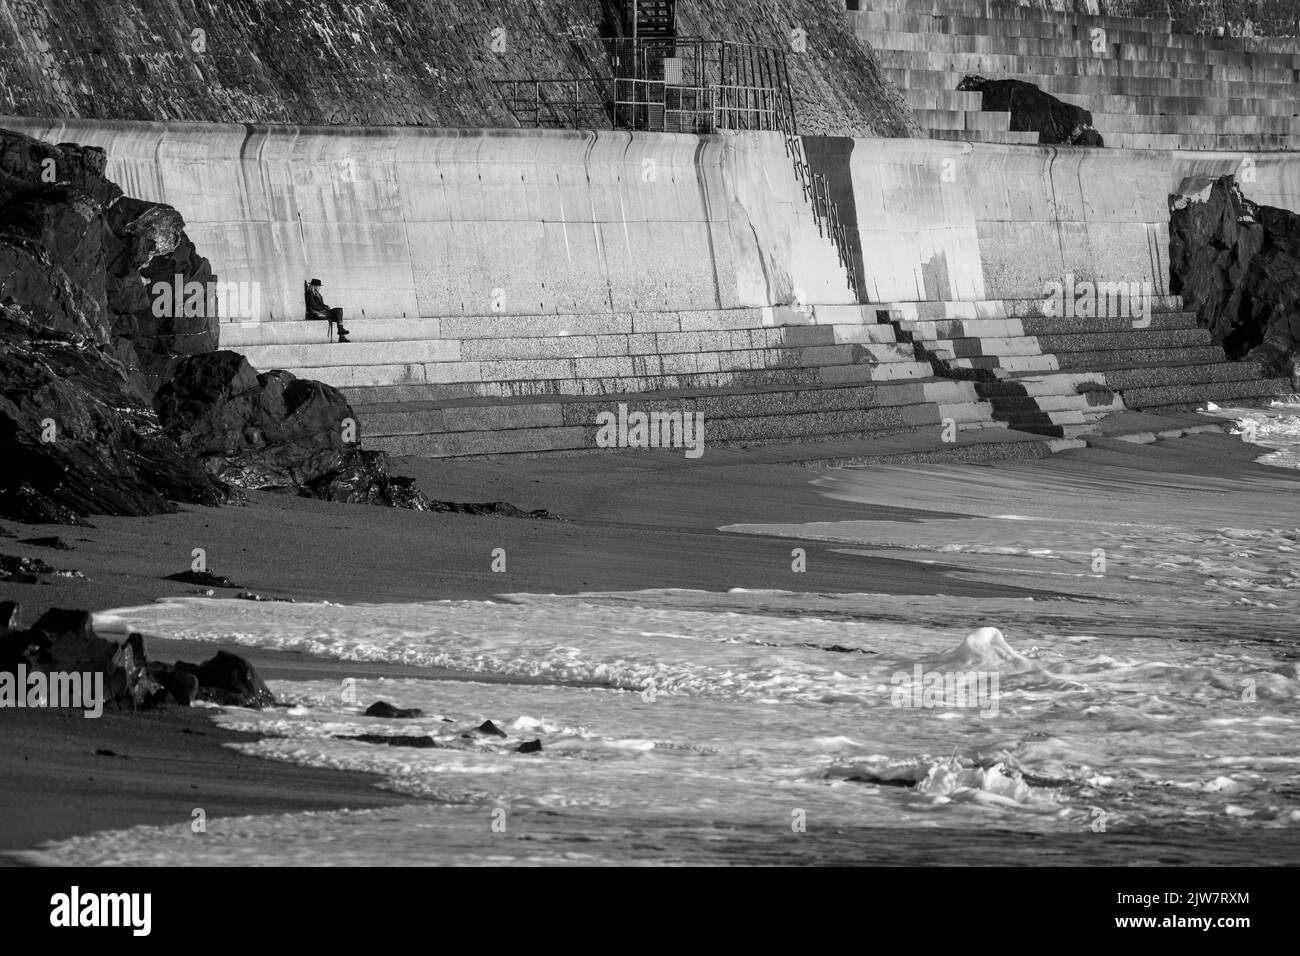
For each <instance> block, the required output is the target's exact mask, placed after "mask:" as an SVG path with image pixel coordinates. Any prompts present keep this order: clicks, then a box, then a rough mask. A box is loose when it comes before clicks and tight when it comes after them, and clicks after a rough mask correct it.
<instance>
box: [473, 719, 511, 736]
mask: <svg viewBox="0 0 1300 956" xmlns="http://www.w3.org/2000/svg"><path fill="white" fill-rule="evenodd" d="M474 729H475V730H477V731H478V732H479V733H480V734H487V735H488V736H489V737H505V736H507V734H506V732H505V731H504V730H502V729H501V728H500V727H498V726H497V725H496V724H494V723H492V721H490V720H485V721H483V723H481V724H479V725H478V726H477V727H475V728H474Z"/></svg>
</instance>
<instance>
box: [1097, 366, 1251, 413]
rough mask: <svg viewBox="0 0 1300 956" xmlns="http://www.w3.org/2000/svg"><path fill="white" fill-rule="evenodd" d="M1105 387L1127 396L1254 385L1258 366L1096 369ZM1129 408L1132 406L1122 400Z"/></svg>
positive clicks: (1126, 400)
mask: <svg viewBox="0 0 1300 956" xmlns="http://www.w3.org/2000/svg"><path fill="white" fill-rule="evenodd" d="M1095 371H1101V372H1103V373H1104V374H1105V376H1106V384H1107V385H1109V386H1110V387H1111V388H1114V389H1118V390H1119V392H1120V393H1121V394H1124V395H1125V396H1127V394H1128V391H1129V389H1134V388H1137V389H1142V388H1156V387H1159V386H1174V385H1192V386H1200V385H1207V384H1210V383H1213V382H1242V381H1246V382H1249V381H1258V380H1259V378H1260V370H1259V366H1258V365H1256V364H1254V363H1252V362H1226V361H1225V362H1216V363H1212V364H1211V363H1207V364H1204V365H1165V366H1161V367H1154V368H1152V367H1148V368H1113V367H1098V368H1097V369H1095ZM1125 404H1127V405H1128V406H1129V407H1130V408H1132V407H1133V405H1132V403H1131V402H1129V401H1128V399H1127V397H1126V398H1125Z"/></svg>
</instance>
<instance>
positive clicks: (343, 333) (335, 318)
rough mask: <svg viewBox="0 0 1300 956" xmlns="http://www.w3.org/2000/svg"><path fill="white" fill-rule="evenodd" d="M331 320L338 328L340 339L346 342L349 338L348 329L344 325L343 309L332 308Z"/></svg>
mask: <svg viewBox="0 0 1300 956" xmlns="http://www.w3.org/2000/svg"><path fill="white" fill-rule="evenodd" d="M330 321H331V322H333V323H334V325H335V326H336V327H337V328H338V332H339V341H340V342H346V341H347V340H348V330H347V329H345V328H344V327H343V310H342V309H330Z"/></svg>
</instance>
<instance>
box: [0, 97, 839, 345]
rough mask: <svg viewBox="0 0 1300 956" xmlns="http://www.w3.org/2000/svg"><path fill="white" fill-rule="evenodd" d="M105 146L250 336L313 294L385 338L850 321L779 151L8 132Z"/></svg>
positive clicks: (415, 137) (417, 134) (750, 142)
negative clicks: (463, 320) (442, 324)
mask: <svg viewBox="0 0 1300 956" xmlns="http://www.w3.org/2000/svg"><path fill="white" fill-rule="evenodd" d="M0 125H4V126H6V127H8V128H12V129H16V130H19V131H21V132H25V133H28V134H29V135H33V136H36V137H38V138H42V139H46V140H49V141H54V142H61V141H75V142H79V143H83V144H86V145H93V146H101V147H103V148H104V149H106V150H107V152H108V156H109V163H108V175H109V177H110V178H112V179H113V180H114V181H116V182H117V183H119V184H120V185H121V186H122V188H123V189H124V190H125V191H126V192H127V193H128V194H129V195H133V196H138V197H140V198H143V199H149V200H153V201H158V202H165V203H168V204H170V205H172V206H175V207H176V208H177V209H179V210H181V211H182V213H183V214H184V216H185V218H186V222H187V224H188V229H189V232H190V235H191V236H192V237H193V238H194V241H195V242H196V243H197V244H198V246H199V248H201V249H202V250H203V252H204V254H205V255H207V256H208V257H209V258H210V259H211V260H212V262H213V263H214V268H215V269H216V270H218V272H219V275H220V278H221V279H222V281H236V282H252V283H256V284H257V285H258V287H259V288H260V306H261V312H260V314H258V315H256V316H250V317H249V318H252V319H254V320H256V321H271V322H274V321H283V320H298V319H300V318H301V316H302V283H303V281H304V280H305V279H307V278H309V277H313V276H318V277H320V278H321V279H323V280H324V281H325V283H326V285H327V287H328V295H329V299H330V301H331V302H332V303H336V304H339V305H342V306H343V307H344V308H345V309H346V310H347V311H348V314H350V315H357V314H359V313H362V312H364V314H365V315H366V316H369V317H378V318H417V317H430V316H456V315H489V314H506V315H511V314H515V315H519V314H528V315H535V314H556V313H561V314H582V313H600V312H616V311H643V312H656V311H672V310H680V309H709V308H722V309H727V308H737V307H743V306H762V305H768V304H773V303H788V302H790V301H792V300H793V299H795V298H799V299H801V300H804V301H816V302H848V301H851V300H852V294H851V292H850V290H849V289H848V287H847V285H846V282H845V279H844V276H843V273H842V272H841V271H840V270H839V266H838V263H837V262H836V259H835V253H834V249H833V246H832V245H831V244H830V242H829V240H826V239H823V238H822V237H821V236H820V235H819V233H818V231H817V229H816V226H815V221H814V220H813V218H812V212H811V207H809V206H808V204H807V203H806V201H805V200H804V198H803V196H802V195H801V193H800V191H799V188H798V185H797V183H796V181H795V179H794V176H793V168H792V166H791V163H790V160H789V159H788V158H787V157H786V155H785V151H784V145H783V143H782V141H781V139H780V138H779V137H778V136H775V135H763V136H751V137H734V136H713V137H704V138H699V137H693V136H685V135H646V134H630V133H624V132H601V133H596V132H559V131H555V132H552V131H531V132H528V133H524V132H521V131H508V130H481V129H480V130H422V129H403V128H391V127H390V128H385V129H349V130H343V129H334V128H314V129H313V128H300V127H265V126H263V127H244V126H235V125H212V124H161V123H127V122H122V123H115V122H96V121H71V120H69V121H63V120H55V121H41V120H25V119H10V120H0Z"/></svg>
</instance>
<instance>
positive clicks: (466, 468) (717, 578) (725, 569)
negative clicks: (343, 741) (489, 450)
mask: <svg viewBox="0 0 1300 956" xmlns="http://www.w3.org/2000/svg"><path fill="white" fill-rule="evenodd" d="M1257 454H1259V449H1255V448H1252V447H1250V446H1246V445H1243V444H1242V443H1241V442H1240V440H1238V439H1233V438H1229V437H1227V436H1219V435H1211V436H1196V437H1194V438H1187V439H1180V440H1176V441H1166V442H1160V443H1158V444H1156V445H1151V446H1141V445H1127V444H1124V443H1113V444H1112V445H1110V446H1109V447H1106V448H1097V449H1086V450H1080V451H1073V452H1068V453H1066V454H1064V455H1061V456H1058V458H1056V459H1045V460H1039V461H1019V462H1002V463H993V464H972V465H965V466H961V467H966V468H971V469H979V471H972V476H976V475H978V476H979V477H980V479H981V484H990V485H992V486H993V487H994V488H996V485H997V479H996V472H997V471H998V470H1000V469H1014V470H1016V471H1018V472H1020V473H1025V472H1026V471H1027V472H1028V473H1031V474H1032V473H1037V472H1040V471H1041V473H1043V474H1051V473H1052V472H1053V470H1057V471H1059V470H1062V469H1066V470H1070V471H1072V472H1079V471H1080V470H1082V471H1084V472H1089V473H1095V474H1096V475H1097V478H1098V480H1099V481H1105V479H1106V474H1107V470H1108V469H1114V468H1119V469H1124V470H1125V472H1126V473H1129V474H1131V472H1132V471H1133V470H1135V469H1136V470H1138V471H1143V472H1147V473H1149V476H1150V481H1151V482H1153V483H1158V484H1167V485H1168V487H1169V488H1170V493H1171V494H1176V493H1177V489H1178V487H1179V484H1180V482H1183V481H1186V480H1189V479H1194V480H1197V481H1201V480H1205V479H1215V480H1226V481H1227V482H1230V483H1234V484H1235V483H1238V482H1240V483H1242V484H1243V486H1249V485H1251V484H1252V483H1255V482H1260V481H1262V482H1266V483H1270V484H1271V483H1274V482H1275V481H1276V480H1277V479H1279V477H1282V478H1285V480H1287V481H1294V483H1295V486H1296V490H1300V472H1297V473H1295V476H1294V478H1292V477H1291V476H1290V475H1289V473H1285V472H1280V471H1279V470H1278V469H1273V468H1267V467H1265V466H1259V465H1254V464H1252V463H1251V459H1252V458H1253V457H1255V456H1256V455H1257ZM394 470H395V471H396V472H397V473H404V474H411V475H414V476H415V477H417V478H418V479H420V483H421V486H422V487H423V488H424V489H425V491H426V493H428V494H429V495H430V496H431V497H436V498H441V499H446V500H456V501H490V500H505V501H509V502H511V503H512V504H514V505H516V506H518V507H520V508H524V509H526V510H530V509H534V508H546V509H548V510H550V511H551V512H553V513H555V514H557V515H559V516H561V517H562V518H564V519H565V520H563V521H550V520H526V519H509V518H490V517H470V516H462V515H454V514H412V513H409V512H398V511H390V510H387V509H381V508H371V507H366V506H349V505H336V504H327V503H323V502H316V501H309V500H306V499H298V498H292V497H287V496H279V495H273V494H254V495H252V496H251V497H250V503H249V504H248V505H245V506H242V507H228V508H222V509H207V508H190V507H186V508H184V509H182V511H181V512H180V513H178V514H175V515H166V516H159V517H155V518H107V517H96V518H94V519H92V522H93V524H94V527H93V528H69V527H55V526H40V527H32V526H19V525H16V524H14V523H13V522H0V526H3V527H4V528H6V529H8V530H10V531H15V532H17V534H18V537H30V536H37V535H48V534H57V535H59V536H61V537H63V538H64V539H65V540H67V541H68V542H69V543H70V544H71V545H72V546H73V550H71V551H55V550H50V549H47V548H39V547H33V546H27V545H21V544H18V543H17V539H16V538H2V539H0V550H3V551H5V552H6V553H10V554H26V555H34V556H40V557H42V558H43V559H44V560H46V561H48V562H50V563H51V564H53V565H54V566H56V567H66V568H75V569H77V570H79V571H81V572H83V573H84V574H85V575H86V578H85V579H84V580H83V579H62V578H61V579H57V580H55V582H54V583H51V584H48V585H14V584H4V585H0V599H8V600H17V601H20V602H21V603H22V605H23V609H24V620H25V621H26V622H27V623H30V622H31V621H33V620H34V619H35V618H36V617H37V616H38V615H39V614H40V613H41V612H42V611H43V610H44V609H46V608H48V607H79V608H87V609H93V610H100V609H106V608H110V607H120V606H124V605H134V604H143V603H147V602H149V601H152V600H154V599H156V598H159V597H164V596H168V595H184V594H194V593H199V592H200V589H198V588H195V587H193V586H191V585H184V584H177V583H175V582H171V581H166V580H162V578H163V577H164V576H165V575H167V574H169V573H173V572H176V571H181V570H185V569H187V568H188V567H189V565H190V561H191V552H192V550H193V549H194V548H203V549H204V550H205V552H206V557H207V564H208V568H209V570H212V571H214V572H216V573H218V574H222V575H225V576H227V577H229V578H231V579H232V580H234V581H235V582H237V583H239V584H241V585H243V586H245V587H247V588H249V589H251V590H253V591H255V592H258V593H260V594H264V595H269V596H281V597H293V598H297V599H305V600H321V599H328V600H332V601H338V602H345V603H355V602H390V601H417V600H420V601H424V600H438V599H444V598H474V599H484V598H489V597H491V596H492V595H495V594H502V593H511V592H543V593H555V592H558V593H572V592H576V591H584V590H601V591H605V590H634V589H642V588H669V587H678V588H696V589H703V590H712V591H721V590H726V589H728V588H733V587H744V588H785V589H793V590H800V591H810V592H827V593H836V592H861V591H867V592H881V593H893V594H904V595H912V594H914V595H917V596H918V600H924V595H927V594H950V595H970V596H1025V595H1028V594H1031V593H1032V594H1037V595H1040V596H1046V595H1049V594H1051V593H1052V592H1049V591H1044V590H1040V589H1038V588H1037V587H1017V586H1015V585H1011V584H1007V583H1002V582H999V583H990V582H982V581H980V580H977V579H976V578H974V577H973V576H971V575H969V574H964V573H961V572H958V571H956V570H954V569H952V568H949V567H945V566H943V565H938V564H927V563H922V562H919V561H914V560H908V559H907V558H893V557H888V558H884V557H882V558H864V557H862V556H861V555H856V556H855V555H846V554H841V553H837V551H835V550H834V549H832V548H830V547H827V546H826V545H824V544H820V543H816V542H800V541H798V540H796V539H781V538H771V537H763V536H750V535H737V534H724V533H721V532H718V531H717V530H716V528H718V527H719V526H723V525H728V524H743V523H776V522H780V523H785V524H789V523H798V522H813V521H835V520H845V519H849V518H853V519H864V518H872V519H876V520H889V521H898V522H907V521H912V520H918V519H919V518H921V517H926V518H933V517H936V516H939V515H938V514H937V513H936V512H933V511H924V512H918V511H913V510H911V509H907V508H893V507H880V506H870V505H863V504H861V503H852V502H844V501H837V500H834V499H831V498H828V497H826V496H825V495H823V494H821V493H820V492H818V491H817V490H816V489H814V488H813V487H812V486H811V485H810V484H809V482H810V481H811V480H812V479H813V478H815V477H816V476H817V472H816V471H813V470H809V469H805V468H801V467H798V466H791V465H755V464H749V463H746V461H745V454H744V452H743V451H734V452H733V451H717V452H713V451H711V452H710V454H709V455H708V456H706V457H705V458H704V459H701V460H700V461H696V462H691V461H686V460H684V459H682V458H680V457H676V456H668V455H644V454H643V455H633V454H626V455H598V456H577V457H570V458H550V459H517V460H512V461H505V462H502V461H476V462H461V463H446V462H429V461H418V460H411V461H403V462H399V463H398V464H397V466H396V467H395V468H394ZM880 476H881V480H890V472H889V470H888V469H883V470H881V472H880ZM987 497H988V500H989V509H990V510H989V513H990V514H993V513H999V512H998V511H997V510H994V509H998V508H1001V507H1003V506H1004V502H1002V501H1000V500H999V498H998V496H997V495H996V494H993V493H990V494H988V496H987ZM1288 497H1289V496H1288ZM1291 500H1292V501H1293V500H1294V499H1291ZM1287 512H1288V505H1287V504H1286V503H1285V502H1284V501H1281V500H1280V501H1279V502H1278V523H1279V524H1287V523H1288V522H1294V520H1295V517H1296V509H1295V508H1294V506H1290V508H1289V518H1288V517H1287V515H1286V513H1287ZM948 517H959V516H958V515H955V514H952V515H948ZM794 547H805V548H806V549H807V553H808V572H807V573H805V574H801V575H798V576H797V577H794V576H792V574H791V569H790V561H791V558H790V552H791V549H792V548H794ZM497 548H503V549H505V552H506V571H505V572H504V573H496V572H493V571H492V568H491V565H492V552H493V550H494V549H497ZM217 593H218V594H220V593H222V592H220V591H219V592H217ZM229 593H231V594H234V593H235V592H229ZM147 649H148V651H149V653H150V656H151V657H155V658H158V659H161V660H172V659H175V658H176V657H184V658H186V659H190V660H199V659H202V658H204V657H206V656H208V655H210V654H211V653H212V652H213V650H214V649H215V648H214V646H213V645H203V646H201V647H199V646H187V645H184V644H182V643H180V642H172V641H151V642H149V643H148V645H147ZM239 652H240V653H244V654H246V655H247V656H249V657H250V658H251V659H252V660H253V661H254V663H255V664H256V665H257V666H258V668H259V670H261V671H262V673H263V675H264V676H265V677H266V678H268V679H271V680H276V679H289V680H292V679H303V678H307V677H313V678H319V677H337V678H340V679H341V677H342V676H345V675H344V674H343V668H342V667H341V666H339V665H338V664H337V663H336V662H329V661H320V660H314V659H312V658H309V657H304V656H302V655H296V654H284V653H276V652H267V651H260V650H253V651H250V650H249V649H246V648H242V649H239ZM370 667H372V668H373V671H374V673H373V674H369V673H367V674H366V675H365V676H380V675H383V676H393V677H398V676H413V675H411V674H410V673H407V672H405V669H403V668H400V667H393V666H391V665H361V668H370ZM347 675H348V676H360V675H361V670H359V667H358V665H357V664H355V663H350V664H348V665H347ZM418 676H421V677H425V678H428V677H431V676H433V677H443V678H447V679H478V680H481V679H483V678H481V677H479V676H471V675H458V674H452V673H431V672H430V671H428V670H424V669H421V670H420V671H419V672H418ZM241 739H248V738H246V737H245V735H241V734H235V733H231V732H228V731H223V730H219V729H218V728H216V727H215V726H214V725H213V724H212V723H211V722H210V720H209V719H208V716H207V715H206V714H205V713H204V712H203V710H202V709H192V710H185V709H183V708H176V707H172V708H169V709H167V710H166V711H164V712H161V713H154V714H111V713H110V714H106V715H105V717H104V718H102V719H100V720H86V719H83V718H81V717H79V716H75V717H74V716H69V715H61V714H58V713H54V712H48V711H41V712H32V711H11V710H6V711H0V742H2V745H0V774H3V779H4V783H3V785H0V854H2V853H4V852H6V851H13V850H19V849H26V848H30V847H32V846H34V845H36V844H37V843H39V842H41V841H44V840H49V839H61V838H66V837H69V836H73V835H78V834H84V833H88V832H91V831H95V830H100V829H107V828H121V827H126V826H132V825H136V824H142V823H149V824H167V823H177V822H182V821H186V820H189V819H190V817H191V812H192V810H193V809H194V808H196V807H202V808H203V809H204V810H205V811H206V813H207V814H208V816H209V818H211V817H216V816H223V815H241V814H250V813H259V814H260V813H276V812H290V811H297V810H311V809H329V808H341V807H349V808H353V809H356V808H362V807H379V806H388V805H395V804H398V803H411V802H412V800H411V798H410V797H401V796H398V795H396V794H391V793H388V792H386V791H383V790H380V789H378V788H377V787H376V783H377V780H375V779H372V778H369V777H367V776H365V775H362V774H349V773H341V772H336V771H324V770H313V769H307V768H300V767H293V766H288V765H283V764H279V763H275V762H272V761H264V760H257V759H254V758H249V757H245V756H242V755H240V754H238V753H236V752H235V751H233V750H231V749H229V748H228V747H224V746H223V744H224V743H226V742H233V741H237V740H241ZM100 750H107V751H111V752H112V753H113V754H114V755H113V756H108V755H104V754H97V753H96V751H100ZM872 834H873V835H872V840H873V841H876V840H879V839H888V835H887V834H886V835H884V836H883V837H882V835H881V832H880V831H872ZM1189 836H1190V835H1189ZM899 839H900V840H902V839H903V838H902V837H900V838H899ZM1130 839H1131V837H1130ZM1257 839H1258V841H1260V845H1259V847H1257V848H1254V849H1258V850H1259V855H1260V858H1261V859H1266V858H1268V857H1270V856H1273V854H1274V852H1275V851H1276V841H1277V839H1278V836H1277V835H1276V834H1274V835H1272V836H1269V835H1267V834H1263V833H1261V834H1257V835H1252V836H1250V837H1247V836H1245V835H1244V834H1243V837H1242V843H1241V844H1240V845H1237V846H1236V850H1235V851H1234V852H1233V853H1232V854H1230V855H1231V856H1232V857H1233V858H1234V859H1235V860H1236V861H1238V862H1248V861H1249V858H1250V855H1251V853H1252V852H1254V851H1253V849H1252V845H1253V844H1254V843H1256V841H1257ZM1270 841H1272V842H1273V843H1274V848H1273V851H1267V850H1265V849H1263V848H1264V847H1266V846H1267V845H1268V843H1269V842H1270ZM979 842H981V843H982V844H983V843H991V842H994V841H992V839H991V838H990V837H989V836H988V835H984V837H982V838H981V839H980V841H979ZM1012 842H1014V841H1012ZM1138 842H1140V843H1142V844H1144V845H1146V846H1148V847H1149V848H1150V849H1152V850H1155V849H1156V848H1158V847H1159V846H1160V845H1161V844H1162V842H1164V841H1163V838H1162V837H1161V836H1160V835H1154V834H1153V835H1150V839H1142V840H1140V841H1138ZM1172 842H1173V843H1174V844H1177V843H1179V842H1182V841H1181V840H1174V841H1172ZM1192 842H1194V840H1193V841H1192ZM897 849H898V850H899V851H900V853H901V854H902V856H903V857H906V855H907V854H905V853H903V852H902V851H903V849H904V846H903V843H901V842H900V844H899V847H898V848H897ZM1041 849H1042V848H1041V847H1040V852H1041ZM1236 851H1240V852H1236ZM1011 855H1012V857H1018V858H1022V859H1023V861H1024V862H1030V861H1031V860H1030V859H1029V858H1028V857H1027V855H1026V854H1016V853H1012V854H1011ZM1067 855H1068V854H1067ZM1157 855H1158V854H1157ZM1178 855H1179V854H1177V853H1173V854H1171V858H1170V859H1168V860H1167V862H1176V861H1177V857H1178ZM875 856H876V857H877V858H879V857H880V854H875ZM884 856H885V857H888V858H894V857H896V856H898V854H894V853H892V852H887V853H884ZM864 861H865V860H864ZM896 861H897V862H906V859H904V858H899V859H897V860H896ZM1013 861H1014V860H1012V859H1008V862H1013ZM841 862H843V860H841ZM1095 862H1098V863H1101V862H1124V861H1122V860H1104V859H1097V860H1096V861H1095ZM1225 862H1227V860H1226V859H1225Z"/></svg>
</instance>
